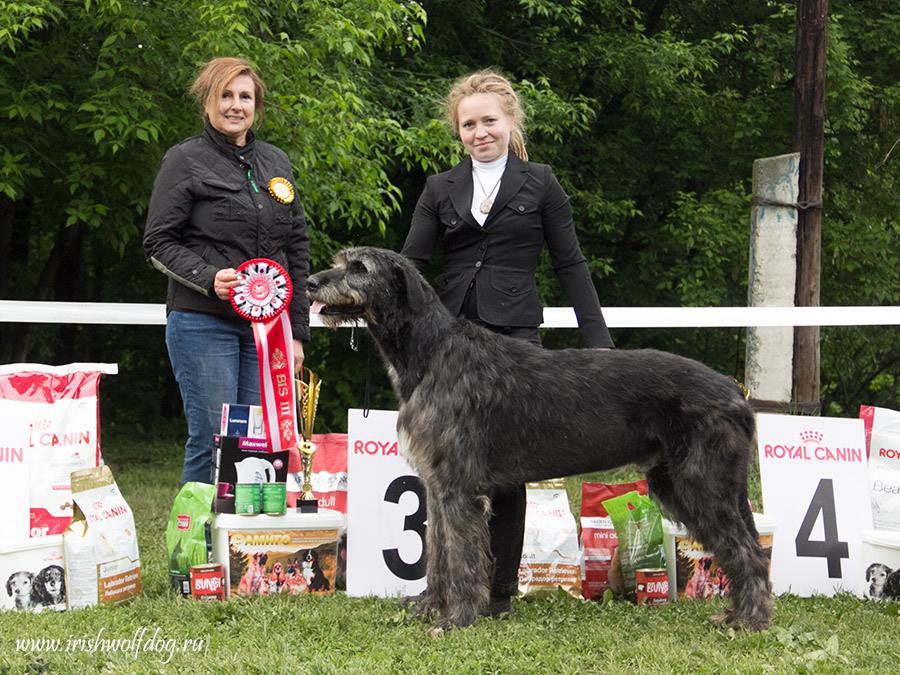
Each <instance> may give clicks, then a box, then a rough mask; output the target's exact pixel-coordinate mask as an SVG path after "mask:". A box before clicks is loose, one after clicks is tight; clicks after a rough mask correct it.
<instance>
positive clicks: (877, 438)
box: [859, 406, 900, 530]
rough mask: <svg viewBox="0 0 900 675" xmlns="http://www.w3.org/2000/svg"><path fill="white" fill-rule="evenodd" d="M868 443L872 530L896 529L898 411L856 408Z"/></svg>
mask: <svg viewBox="0 0 900 675" xmlns="http://www.w3.org/2000/svg"><path fill="white" fill-rule="evenodd" d="M859 416H860V417H861V418H862V419H863V421H864V423H865V426H866V436H867V440H868V441H869V467H868V471H869V489H870V491H871V492H870V494H871V498H872V523H873V525H874V526H875V529H876V530H900V412H897V411H896V410H891V409H889V408H876V407H874V406H860V410H859Z"/></svg>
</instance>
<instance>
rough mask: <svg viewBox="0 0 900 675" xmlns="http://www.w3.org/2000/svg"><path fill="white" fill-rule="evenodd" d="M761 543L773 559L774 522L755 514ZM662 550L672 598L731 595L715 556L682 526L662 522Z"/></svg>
mask: <svg viewBox="0 0 900 675" xmlns="http://www.w3.org/2000/svg"><path fill="white" fill-rule="evenodd" d="M753 519H754V521H755V522H756V530H757V531H758V532H759V544H760V546H762V549H763V553H765V554H766V556H767V557H768V558H769V561H770V565H771V560H772V542H773V541H774V536H775V519H774V518H772V517H770V516H765V515H763V514H761V513H754V514H753ZM663 547H664V549H665V552H666V570H667V572H668V576H669V599H670V600H686V599H701V600H703V599H708V598H720V597H724V596H727V595H728V594H729V588H728V578H727V577H726V576H725V572H724V570H722V569H721V568H720V567H719V561H718V560H717V559H716V557H715V556H714V555H713V554H712V553H710V552H708V551H705V550H703V547H702V546H701V545H700V544H699V543H698V542H696V541H694V540H693V539H691V538H690V537H689V536H688V534H687V531H686V530H685V529H684V527H683V526H682V525H681V524H680V523H673V522H672V521H670V520H665V519H663Z"/></svg>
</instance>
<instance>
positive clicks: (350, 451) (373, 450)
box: [347, 410, 425, 596]
mask: <svg viewBox="0 0 900 675" xmlns="http://www.w3.org/2000/svg"><path fill="white" fill-rule="evenodd" d="M347 432H348V433H347V436H348V438H347V595H355V596H360V595H380V596H390V595H415V594H416V593H419V592H421V591H422V590H424V588H425V486H424V485H423V484H422V481H421V480H420V479H419V477H418V476H416V475H415V472H414V471H413V470H412V469H411V468H410V466H409V464H407V463H406V460H405V459H403V457H402V456H401V455H400V452H399V447H398V445H397V412H396V411H393V410H370V411H369V414H368V416H366V417H364V416H363V411H362V410H350V411H349V417H348V423H347Z"/></svg>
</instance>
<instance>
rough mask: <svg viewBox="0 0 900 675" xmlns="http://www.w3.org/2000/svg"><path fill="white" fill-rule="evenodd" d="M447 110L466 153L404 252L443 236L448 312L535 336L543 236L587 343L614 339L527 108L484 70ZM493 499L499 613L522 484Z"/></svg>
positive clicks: (494, 602) (520, 512)
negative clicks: (536, 148)
mask: <svg viewBox="0 0 900 675" xmlns="http://www.w3.org/2000/svg"><path fill="white" fill-rule="evenodd" d="M447 117H448V121H449V123H450V128H451V130H452V131H453V133H455V134H457V135H458V136H459V139H460V141H461V142H462V144H463V147H464V148H465V150H466V152H467V153H468V156H467V157H466V158H465V159H464V160H463V161H461V162H460V163H459V164H457V165H456V166H455V167H454V168H452V169H451V170H450V171H445V172H444V173H440V174H437V175H435V176H430V177H429V178H428V180H427V181H426V183H425V190H424V191H423V192H422V196H421V197H420V198H419V201H418V203H417V204H416V209H415V212H414V213H413V218H412V225H411V227H410V231H409V235H408V236H407V238H406V243H405V244H404V246H403V254H404V255H406V256H407V257H408V258H409V259H410V260H412V261H413V263H414V264H415V265H416V267H417V268H418V269H419V271H421V272H424V271H425V269H426V267H427V266H428V263H429V261H430V259H431V255H432V252H433V251H434V249H435V247H436V245H437V244H438V242H440V245H441V248H442V250H443V269H442V272H441V274H440V275H439V276H438V277H437V278H436V279H435V288H436V290H437V292H438V294H439V295H440V297H441V300H442V302H443V303H444V305H446V307H447V308H448V309H449V310H450V312H451V313H452V314H454V315H458V316H465V317H467V318H468V319H471V320H472V321H475V322H477V323H480V324H481V325H483V326H485V327H486V328H488V329H490V330H492V331H495V332H498V333H503V334H505V335H509V336H512V337H516V338H521V339H524V340H529V341H531V342H534V343H536V344H540V335H539V332H538V326H539V325H540V324H541V322H542V320H543V306H542V304H541V300H540V297H539V296H538V290H537V284H536V282H535V270H536V269H537V266H538V263H539V262H540V257H541V251H542V250H543V248H544V245H545V244H546V246H547V247H548V249H549V250H550V256H551V259H552V261H553V269H554V271H555V272H556V274H557V276H558V277H559V280H560V282H561V283H562V286H563V289H564V290H565V292H566V294H567V295H568V297H569V300H570V301H571V302H572V305H573V306H574V308H575V315H576V317H577V319H578V326H579V328H580V329H581V333H582V337H583V340H584V343H585V346H587V347H599V348H611V347H612V346H613V342H612V338H611V337H610V335H609V331H608V330H607V328H606V322H605V321H604V320H603V312H602V311H601V309H600V301H599V300H598V299H597V291H596V290H595V288H594V284H593V282H592V281H591V276H590V272H589V270H588V266H587V261H586V260H585V258H584V255H583V254H582V253H581V247H580V246H579V244H578V239H577V237H576V236H575V227H574V224H573V222H572V209H571V207H570V205H569V198H568V196H567V195H566V193H565V192H564V191H563V189H562V187H561V186H560V184H559V181H557V180H556V177H555V176H554V175H553V171H552V170H551V169H550V167H549V166H547V165H546V164H537V163H535V162H529V161H528V154H527V153H526V151H525V140H524V134H523V128H524V120H525V114H524V111H523V110H522V107H521V104H520V103H519V98H518V96H517V95H516V93H515V91H514V90H513V88H512V86H511V85H510V83H509V81H508V80H506V78H504V77H502V76H500V75H498V74H497V73H495V72H493V71H490V70H483V71H479V72H476V73H473V74H471V75H469V76H467V77H464V78H462V79H460V80H458V81H457V82H456V83H455V84H454V86H453V88H452V89H451V91H450V94H449V96H448V97H447ZM560 423H561V424H563V423H564V421H563V420H560ZM491 506H492V510H493V515H492V517H491V521H490V531H491V552H492V554H493V556H494V576H493V580H492V584H491V605H490V607H489V609H488V612H487V613H488V614H498V613H501V612H504V611H509V609H510V607H511V604H510V597H511V596H513V595H515V594H516V593H517V592H518V571H519V561H520V559H521V557H522V540H523V537H524V531H525V487H524V486H520V487H519V488H516V489H515V490H512V491H509V492H502V493H501V492H498V493H495V494H494V495H493V496H492V501H491Z"/></svg>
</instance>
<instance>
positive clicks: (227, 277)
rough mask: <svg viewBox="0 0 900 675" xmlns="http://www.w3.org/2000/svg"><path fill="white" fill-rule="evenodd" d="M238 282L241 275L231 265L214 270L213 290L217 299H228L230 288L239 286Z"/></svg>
mask: <svg viewBox="0 0 900 675" xmlns="http://www.w3.org/2000/svg"><path fill="white" fill-rule="evenodd" d="M240 283H241V277H239V276H238V273H237V270H236V269H234V268H233V267H226V268H225V269H223V270H219V271H218V272H216V277H215V279H213V290H214V291H215V293H216V297H217V298H219V300H228V295H229V292H230V291H231V289H232V288H234V287H235V286H239V285H240Z"/></svg>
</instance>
